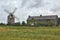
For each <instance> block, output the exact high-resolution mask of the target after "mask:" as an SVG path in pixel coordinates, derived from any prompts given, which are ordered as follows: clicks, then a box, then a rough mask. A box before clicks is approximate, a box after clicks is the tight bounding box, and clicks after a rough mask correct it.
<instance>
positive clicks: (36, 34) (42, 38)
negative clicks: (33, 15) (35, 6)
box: [0, 26, 60, 40]
mask: <svg viewBox="0 0 60 40" xmlns="http://www.w3.org/2000/svg"><path fill="white" fill-rule="evenodd" d="M0 40H60V27H24V26H23V27H21V26H0Z"/></svg>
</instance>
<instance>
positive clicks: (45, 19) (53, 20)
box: [27, 15, 60, 26]
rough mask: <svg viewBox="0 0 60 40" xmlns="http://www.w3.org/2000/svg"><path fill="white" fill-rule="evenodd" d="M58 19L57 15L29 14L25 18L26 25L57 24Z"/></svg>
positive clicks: (59, 20)
mask: <svg viewBox="0 0 60 40" xmlns="http://www.w3.org/2000/svg"><path fill="white" fill-rule="evenodd" d="M59 22H60V19H59V18H58V16H57V15H48V16H42V15H40V16H29V17H28V19H27V24H28V25H41V26H42V25H54V26H56V25H59V24H60V23H59Z"/></svg>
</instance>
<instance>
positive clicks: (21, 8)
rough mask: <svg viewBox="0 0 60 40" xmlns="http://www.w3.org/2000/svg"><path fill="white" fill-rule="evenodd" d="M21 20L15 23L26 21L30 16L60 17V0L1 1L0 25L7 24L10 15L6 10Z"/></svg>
mask: <svg viewBox="0 0 60 40" xmlns="http://www.w3.org/2000/svg"><path fill="white" fill-rule="evenodd" d="M15 8H17V10H16V11H15V13H14V15H15V16H16V17H18V18H19V20H18V19H16V20H15V21H16V22H18V21H20V22H22V21H26V20H27V18H28V16H40V15H58V16H59V17H60V0H0V23H7V16H8V15H9V14H8V13H7V12H5V11H4V10H5V9H6V10H8V11H9V12H13V11H14V9H15Z"/></svg>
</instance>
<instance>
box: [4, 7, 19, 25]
mask: <svg viewBox="0 0 60 40" xmlns="http://www.w3.org/2000/svg"><path fill="white" fill-rule="evenodd" d="M16 9H17V8H15V9H14V11H13V12H9V11H7V10H4V11H5V12H7V13H8V14H9V15H8V17H7V24H10V25H14V24H15V18H16V19H18V20H19V18H17V17H16V16H15V15H14V13H15V11H16Z"/></svg>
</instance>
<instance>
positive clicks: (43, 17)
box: [27, 15, 58, 20]
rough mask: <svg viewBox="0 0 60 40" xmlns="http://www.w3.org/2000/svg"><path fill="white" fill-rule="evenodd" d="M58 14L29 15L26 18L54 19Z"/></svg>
mask: <svg viewBox="0 0 60 40" xmlns="http://www.w3.org/2000/svg"><path fill="white" fill-rule="evenodd" d="M57 17H58V16H57V15H48V16H30V17H29V18H28V19H27V20H31V19H32V18H34V19H36V20H41V19H56V18H57Z"/></svg>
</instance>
